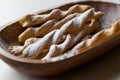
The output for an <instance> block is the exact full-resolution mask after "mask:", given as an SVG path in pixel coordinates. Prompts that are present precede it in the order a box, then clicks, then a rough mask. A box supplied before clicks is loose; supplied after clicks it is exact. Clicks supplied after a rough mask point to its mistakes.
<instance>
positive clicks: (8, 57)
mask: <svg viewBox="0 0 120 80" xmlns="http://www.w3.org/2000/svg"><path fill="white" fill-rule="evenodd" d="M74 4H87V5H91V6H93V7H94V8H95V9H96V11H102V12H104V16H103V17H102V18H101V19H100V24H101V26H103V27H101V28H106V26H108V25H110V24H112V23H113V22H115V21H117V20H119V19H120V14H119V13H120V4H114V3H108V2H99V1H94V2H93V1H83V2H81V1H78V2H76V3H69V4H65V5H62V6H59V7H55V8H60V9H62V10H66V9H68V8H69V7H70V6H72V5H74ZM52 9H54V8H52ZM52 9H49V10H45V11H40V12H37V13H39V14H42V13H48V12H50V11H51V10H52ZM101 28H100V29H101ZM100 29H99V30H100ZM24 30H25V28H23V27H22V26H21V24H20V23H19V22H18V20H16V21H13V22H10V23H8V24H7V25H4V26H2V27H0V57H1V59H2V60H3V61H5V62H6V63H8V64H9V65H10V66H11V67H12V68H14V69H15V70H17V71H19V72H22V73H24V74H28V75H34V76H51V75H55V74H59V73H62V72H65V71H68V70H70V69H72V68H73V67H76V66H78V65H81V64H83V63H85V62H87V61H90V60H92V59H95V58H97V57H98V56H100V55H102V54H103V53H105V52H106V51H108V50H110V49H112V48H113V47H115V46H117V45H118V44H120V36H117V37H114V38H113V39H111V40H109V41H107V42H105V43H103V44H101V45H99V46H97V47H95V48H93V49H91V50H88V51H86V52H84V53H83V54H81V55H77V56H74V57H71V58H68V59H65V60H61V61H56V62H51V63H40V60H30V59H24V58H20V57H16V56H14V55H12V54H10V53H9V51H8V49H7V48H8V46H9V45H12V44H19V43H18V39H17V37H18V35H19V34H20V33H21V32H23V31H24Z"/></svg>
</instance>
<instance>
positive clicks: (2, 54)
mask: <svg viewBox="0 0 120 80" xmlns="http://www.w3.org/2000/svg"><path fill="white" fill-rule="evenodd" d="M86 2H92V3H95V2H97V3H98V2H102V3H108V4H114V5H119V6H120V4H118V3H114V2H108V1H75V2H69V3H65V4H62V5H59V6H54V7H51V8H48V9H45V10H41V11H37V12H34V13H35V14H40V13H43V12H45V11H49V10H52V9H55V8H59V7H63V6H66V5H72V4H77V3H81V4H82V3H86ZM18 20H19V19H15V20H13V21H10V22H8V23H6V24H4V25H3V26H0V32H1V31H2V30H4V29H5V28H6V27H8V26H9V25H11V24H13V23H17V22H18ZM115 37H117V36H115ZM115 37H114V38H115ZM112 39H113V38H112ZM112 39H110V40H112ZM110 40H108V41H110ZM102 44H104V43H102ZM102 44H100V45H98V46H95V47H93V48H92V49H90V50H87V51H85V52H82V54H80V55H81V56H85V55H86V54H85V53H87V52H89V51H91V50H93V49H95V48H97V47H99V46H101V45H102ZM78 55H79V54H78ZM78 55H74V56H72V57H69V58H65V59H63V60H59V61H54V62H41V61H40V60H35V59H27V58H19V57H17V56H14V55H12V54H11V53H10V52H7V51H5V50H4V49H3V48H2V47H1V46H0V58H1V59H2V58H7V59H9V60H12V61H15V62H21V63H30V64H42V65H43V64H53V63H58V62H63V61H67V60H70V59H72V58H75V57H77V56H78Z"/></svg>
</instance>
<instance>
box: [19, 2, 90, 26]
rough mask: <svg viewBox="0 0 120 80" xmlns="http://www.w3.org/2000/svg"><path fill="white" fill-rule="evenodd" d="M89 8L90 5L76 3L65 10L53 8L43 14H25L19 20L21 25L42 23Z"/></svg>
mask: <svg viewBox="0 0 120 80" xmlns="http://www.w3.org/2000/svg"><path fill="white" fill-rule="evenodd" d="M89 8H91V6H88V5H81V4H78V5H74V6H72V7H70V8H69V9H68V10H67V11H62V10H60V9H54V10H52V11H51V12H50V13H49V14H43V15H38V14H28V15H26V16H23V17H22V18H21V19H20V20H19V22H20V23H21V24H22V26H23V27H28V26H34V25H37V24H41V23H44V22H46V21H48V20H51V19H58V20H59V19H62V18H64V17H66V16H67V15H70V14H73V13H82V12H84V11H86V10H88V9H89Z"/></svg>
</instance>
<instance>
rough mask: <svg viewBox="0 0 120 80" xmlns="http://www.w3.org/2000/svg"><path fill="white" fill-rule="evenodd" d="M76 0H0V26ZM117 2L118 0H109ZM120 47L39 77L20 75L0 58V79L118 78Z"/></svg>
mask: <svg viewBox="0 0 120 80" xmlns="http://www.w3.org/2000/svg"><path fill="white" fill-rule="evenodd" d="M72 1H78V0H0V26H2V25H4V24H5V23H7V22H9V21H12V20H14V19H16V18H19V17H21V16H22V15H24V14H27V13H33V12H36V11H40V10H43V9H47V8H49V7H53V6H55V5H61V4H64V3H68V2H72ZM109 1H114V2H117V3H118V2H119V3H120V0H109ZM119 50H120V47H117V48H115V49H114V51H112V50H111V51H110V53H109V52H108V54H106V55H104V56H102V57H100V58H98V59H96V60H94V61H92V62H89V63H87V64H85V65H83V66H79V67H77V68H76V69H73V70H72V71H69V72H67V73H65V74H62V75H59V76H54V77H49V78H41V77H39V78H38V77H31V76H27V75H22V74H21V73H18V72H17V71H15V70H13V69H12V68H11V67H9V66H8V65H7V64H6V63H4V62H3V61H2V60H1V59H0V80H120V52H119Z"/></svg>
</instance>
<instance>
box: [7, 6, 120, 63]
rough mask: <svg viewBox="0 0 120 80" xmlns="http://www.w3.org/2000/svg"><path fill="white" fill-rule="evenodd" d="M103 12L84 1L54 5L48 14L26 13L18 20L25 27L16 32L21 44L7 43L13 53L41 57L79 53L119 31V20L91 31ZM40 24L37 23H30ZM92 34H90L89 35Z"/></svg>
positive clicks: (52, 59) (55, 58)
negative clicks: (60, 6) (63, 5)
mask: <svg viewBox="0 0 120 80" xmlns="http://www.w3.org/2000/svg"><path fill="white" fill-rule="evenodd" d="M102 15H103V13H102V12H101V11H98V12H96V11H95V10H94V8H92V7H91V6H88V5H81V4H77V5H73V6H72V7H70V8H69V9H68V10H66V11H62V10H60V9H54V10H52V11H51V12H50V13H48V14H41V15H39V14H29V15H26V16H23V17H22V18H21V19H20V20H19V22H20V23H21V24H22V26H23V27H27V29H26V30H25V31H24V32H23V33H21V34H20V35H19V36H18V41H19V42H20V43H21V44H22V45H12V46H9V48H8V49H9V51H10V52H11V53H12V54H14V55H22V57H24V58H31V59H40V60H41V61H57V60H62V59H65V58H69V57H72V56H75V55H80V54H81V53H83V52H84V51H87V50H89V49H91V48H93V47H95V46H97V45H99V44H102V43H104V42H105V41H107V40H109V39H111V38H113V37H114V36H116V35H118V34H119V33H120V30H119V29H120V21H118V22H116V23H114V24H113V25H111V26H110V27H109V28H108V29H103V30H101V31H99V32H97V33H95V34H92V33H93V32H95V31H96V30H97V28H98V27H99V22H98V19H99V18H100V17H101V16H102ZM38 24H40V26H39V27H34V26H36V25H38ZM91 34H92V35H91Z"/></svg>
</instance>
